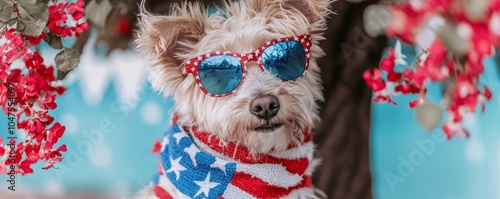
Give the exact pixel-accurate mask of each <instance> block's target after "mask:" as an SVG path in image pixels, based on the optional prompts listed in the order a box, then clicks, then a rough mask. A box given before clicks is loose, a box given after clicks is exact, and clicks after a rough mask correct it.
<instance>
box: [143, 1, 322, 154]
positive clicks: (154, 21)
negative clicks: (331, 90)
mask: <svg viewBox="0 0 500 199" xmlns="http://www.w3.org/2000/svg"><path fill="white" fill-rule="evenodd" d="M329 4H330V0H241V1H232V2H227V3H225V4H223V5H222V6H219V7H218V8H219V11H218V12H217V13H216V14H213V15H210V16H209V14H208V13H207V9H206V8H204V7H202V6H201V5H200V4H197V3H185V4H183V5H181V6H177V7H175V8H174V9H173V12H172V13H171V15H169V16H153V15H152V14H149V13H148V12H147V11H145V10H142V11H141V20H140V22H139V28H140V29H139V32H138V33H139V34H138V39H137V40H136V43H137V44H138V49H139V50H140V51H141V52H142V54H143V55H146V56H148V57H149V58H150V61H151V62H152V67H151V68H150V76H149V80H150V81H151V83H152V85H153V87H154V88H155V89H156V90H159V91H161V92H162V93H163V94H164V95H165V96H170V95H172V96H173V99H174V101H175V103H176V106H175V108H174V109H175V110H174V111H175V112H176V114H177V115H178V116H179V119H178V123H179V124H180V125H182V126H197V127H198V129H199V130H201V131H206V132H210V133H213V134H215V135H216V136H217V137H219V139H220V140H222V141H223V142H235V143H237V144H239V145H243V146H246V147H247V148H248V149H249V150H250V151H251V152H252V154H254V155H255V154H259V153H269V152H271V151H281V150H284V149H287V148H288V147H289V146H290V145H298V144H300V143H301V141H303V139H304V138H305V137H306V135H305V132H306V129H312V128H314V127H315V125H316V123H317V122H318V120H319V116H318V105H317V102H318V101H321V100H323V97H322V93H321V80H320V76H319V72H320V71H319V67H318V66H317V64H316V59H317V58H318V57H320V56H322V55H323V51H322V50H321V48H320V47H319V46H318V45H317V44H318V43H317V42H318V41H319V40H321V39H323V37H322V36H321V32H322V31H323V30H324V29H325V28H326V21H325V18H326V16H327V15H328V13H329V11H328V7H329ZM305 34H309V35H310V38H311V40H312V42H307V41H304V40H302V41H299V40H297V42H296V43H293V42H290V43H289V44H291V45H292V47H293V48H298V49H299V51H300V50H301V47H307V48H310V49H307V50H304V49H302V50H304V51H306V52H305V54H307V57H310V59H309V58H308V60H309V64H308V70H307V73H305V75H304V76H302V77H301V78H300V79H297V80H296V81H293V82H286V81H283V80H282V79H283V78H282V79H280V78H279V77H278V76H277V74H276V73H277V72H274V73H273V72H272V71H270V70H266V69H265V67H261V66H262V65H260V64H259V63H258V59H257V58H255V59H250V61H248V62H243V61H241V63H239V64H241V65H242V67H240V66H239V64H238V63H237V62H238V60H236V61H235V63H231V64H230V66H229V67H230V68H232V69H234V71H232V72H234V73H235V76H236V78H231V79H224V78H222V79H219V80H216V79H217V78H219V75H217V74H211V73H210V72H206V71H205V74H203V75H205V76H203V77H202V80H201V81H200V76H197V74H198V75H199V71H198V70H197V67H198V66H199V65H202V63H201V62H202V61H204V60H206V59H207V58H209V57H213V55H218V54H211V55H210V54H209V53H211V52H218V53H222V54H223V53H224V52H225V51H230V52H234V53H249V54H245V56H249V57H250V56H251V57H252V58H253V56H254V55H258V54H261V55H262V54H264V53H263V52H262V51H263V50H264V49H265V48H266V47H267V46H268V45H266V42H268V41H272V40H275V39H279V38H290V37H300V36H301V35H305ZM305 37H306V38H305V39H306V40H307V39H308V38H309V37H308V36H305ZM291 40H293V39H291ZM275 41H276V40H275ZM280 41H281V40H280ZM283 41H285V40H283ZM301 42H302V43H301ZM268 44H269V43H268ZM301 44H304V46H300V45H301ZM263 45H264V46H263ZM287 45H288V44H287ZM308 45H310V47H308ZM256 51H257V52H258V53H257V52H256ZM270 51H272V50H270ZM252 52H256V53H255V54H254V53H252ZM228 56H229V57H230V58H229V62H231V60H235V58H238V57H234V56H233V55H232V54H231V53H229V54H228ZM238 56H240V55H238ZM303 56H306V55H303ZM192 58H195V59H194V60H193V62H196V65H195V64H193V63H191V62H186V60H190V59H192ZM226 58H227V57H226ZM239 58H241V57H239ZM246 58H248V57H246ZM261 58H262V57H261ZM270 59H273V58H270ZM304 59H305V58H304ZM226 61H227V60H226ZM207 62H210V61H207ZM212 62H213V63H215V65H217V64H219V65H221V64H222V62H220V60H219V61H217V59H214V60H212ZM213 63H212V64H213ZM225 64H226V65H227V64H228V63H225ZM186 65H188V66H189V67H186ZM205 65H210V63H205V64H204V66H203V67H204V68H207V66H205ZM222 65H224V64H222ZM226 65H224V66H223V67H226ZM200 67H202V66H200ZM211 67H214V66H211ZM208 68H210V67H208ZM215 68H216V67H215ZM263 69H264V70H263ZM235 71H236V72H235ZM245 72H246V74H242V73H245ZM278 75H279V74H278ZM209 78H211V79H209ZM204 79H209V80H205V81H204ZM214 79H215V80H214ZM240 79H244V81H243V82H242V83H241V84H240V85H239V87H238V88H237V89H236V92H234V93H231V94H229V95H224V96H222V97H221V95H218V96H217V97H216V96H209V95H207V93H209V92H211V91H210V90H212V89H208V88H207V87H213V86H214V85H210V84H219V85H216V86H215V87H217V86H219V87H226V88H225V89H222V90H224V92H226V91H230V90H233V89H232V88H233V87H234V86H235V85H238V83H239V82H240ZM228 81H236V83H234V82H233V83H228ZM200 85H201V86H200ZM221 85H222V86H221ZM201 87H204V88H203V89H205V88H207V89H206V90H203V89H202V88H201ZM228 87H230V88H228ZM219 90H221V88H219ZM220 94H223V93H220Z"/></svg>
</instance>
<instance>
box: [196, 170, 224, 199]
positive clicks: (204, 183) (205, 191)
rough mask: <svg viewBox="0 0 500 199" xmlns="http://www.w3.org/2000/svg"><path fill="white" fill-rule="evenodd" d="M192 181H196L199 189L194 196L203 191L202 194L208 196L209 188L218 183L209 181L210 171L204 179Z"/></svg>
mask: <svg viewBox="0 0 500 199" xmlns="http://www.w3.org/2000/svg"><path fill="white" fill-rule="evenodd" d="M194 183H196V184H197V185H198V186H200V189H199V190H198V192H196V194H195V195H194V197H196V196H198V195H199V194H201V193H203V195H204V196H206V197H208V194H209V192H210V189H213V188H214V187H216V186H217V185H219V183H216V182H210V172H209V173H208V174H207V177H206V178H205V180H203V181H194Z"/></svg>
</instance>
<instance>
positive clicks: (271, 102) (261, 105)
mask: <svg viewBox="0 0 500 199" xmlns="http://www.w3.org/2000/svg"><path fill="white" fill-rule="evenodd" d="M279 110H280V102H279V101H278V98H277V97H276V96H274V95H261V96H258V97H256V98H254V99H253V100H252V102H251V103H250V112H252V114H253V115H255V116H257V117H259V118H261V119H265V120H269V119H271V118H272V117H274V116H276V114H278V111H279Z"/></svg>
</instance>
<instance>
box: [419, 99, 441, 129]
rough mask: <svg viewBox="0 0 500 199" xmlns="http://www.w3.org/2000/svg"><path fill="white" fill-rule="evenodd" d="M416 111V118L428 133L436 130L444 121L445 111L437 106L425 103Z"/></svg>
mask: <svg viewBox="0 0 500 199" xmlns="http://www.w3.org/2000/svg"><path fill="white" fill-rule="evenodd" d="M415 109H416V110H415V117H416V118H417V121H418V123H420V125H421V126H422V127H423V128H424V129H425V130H426V131H429V132H430V131H432V130H434V129H435V128H436V127H437V126H438V125H439V123H441V120H442V119H443V109H441V107H439V106H438V105H437V104H433V103H430V102H423V103H422V104H419V105H418V106H417V107H416V108H415Z"/></svg>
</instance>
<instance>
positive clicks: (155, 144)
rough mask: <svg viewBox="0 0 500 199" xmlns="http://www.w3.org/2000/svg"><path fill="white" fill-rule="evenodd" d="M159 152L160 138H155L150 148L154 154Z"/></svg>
mask: <svg viewBox="0 0 500 199" xmlns="http://www.w3.org/2000/svg"><path fill="white" fill-rule="evenodd" d="M160 152H161V142H160V140H156V141H155V142H154V145H153V150H151V153H153V154H156V153H160Z"/></svg>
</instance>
